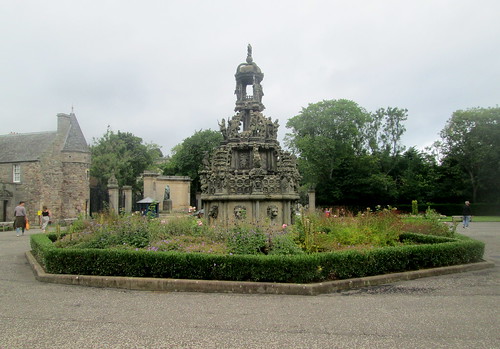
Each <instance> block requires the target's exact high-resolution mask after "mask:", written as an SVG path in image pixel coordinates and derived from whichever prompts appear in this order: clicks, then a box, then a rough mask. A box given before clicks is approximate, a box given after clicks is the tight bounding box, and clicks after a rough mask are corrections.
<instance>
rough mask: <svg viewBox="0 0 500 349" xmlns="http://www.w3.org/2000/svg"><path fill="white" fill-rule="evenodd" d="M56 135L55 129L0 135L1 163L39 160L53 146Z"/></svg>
mask: <svg viewBox="0 0 500 349" xmlns="http://www.w3.org/2000/svg"><path fill="white" fill-rule="evenodd" d="M56 135H57V132H55V131H53V132H36V133H24V134H23V133H16V134H8V135H3V136H0V163H2V162H25V161H37V160H39V159H40V157H41V155H42V154H43V153H44V152H45V151H46V150H47V148H49V147H52V143H53V142H54V140H55V138H56Z"/></svg>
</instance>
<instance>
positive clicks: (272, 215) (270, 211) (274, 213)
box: [267, 205, 278, 221]
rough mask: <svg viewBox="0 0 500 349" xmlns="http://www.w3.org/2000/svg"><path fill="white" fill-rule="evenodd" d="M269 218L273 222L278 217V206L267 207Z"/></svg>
mask: <svg viewBox="0 0 500 349" xmlns="http://www.w3.org/2000/svg"><path fill="white" fill-rule="evenodd" d="M267 216H268V217H269V218H270V219H271V220H272V221H273V220H275V219H276V217H278V206H276V205H270V206H267Z"/></svg>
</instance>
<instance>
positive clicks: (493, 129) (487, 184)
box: [435, 107, 500, 201]
mask: <svg viewBox="0 0 500 349" xmlns="http://www.w3.org/2000/svg"><path fill="white" fill-rule="evenodd" d="M440 135H441V141H439V142H436V144H435V145H436V147H437V148H438V149H439V150H440V153H441V154H442V156H443V159H442V160H443V161H442V163H443V164H446V165H447V166H453V165H454V166H458V167H459V168H460V169H461V170H462V173H463V174H464V179H465V181H466V182H467V183H468V187H469V188H470V189H469V190H468V192H469V195H471V198H472V200H473V201H477V200H478V199H487V198H488V197H491V196H492V195H493V196H495V195H496V196H497V197H498V195H499V194H500V191H499V189H498V188H500V182H499V178H500V107H495V108H471V109H467V110H457V111H455V112H454V113H453V115H452V116H451V118H450V119H449V120H448V121H447V122H446V125H445V127H444V128H443V130H442V131H441V133H440ZM481 196H482V197H481Z"/></svg>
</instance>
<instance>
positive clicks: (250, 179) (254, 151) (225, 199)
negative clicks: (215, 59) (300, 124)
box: [200, 45, 300, 225]
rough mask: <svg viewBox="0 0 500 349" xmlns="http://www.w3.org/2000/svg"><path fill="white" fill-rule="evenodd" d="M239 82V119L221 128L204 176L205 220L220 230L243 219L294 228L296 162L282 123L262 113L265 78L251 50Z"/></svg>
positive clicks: (298, 176)
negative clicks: (281, 135)
mask: <svg viewBox="0 0 500 349" xmlns="http://www.w3.org/2000/svg"><path fill="white" fill-rule="evenodd" d="M235 78H236V89H235V92H234V93H235V95H236V107H235V112H236V114H235V115H234V116H233V117H231V118H228V120H227V123H226V120H224V119H222V121H221V122H220V123H219V126H220V131H221V133H222V135H223V137H224V140H223V141H222V143H221V145H220V146H219V147H218V148H216V149H215V151H214V152H213V153H212V154H207V156H206V158H205V159H204V163H203V169H202V170H201V171H200V181H201V191H202V193H201V200H202V202H203V209H204V211H205V216H208V217H209V219H210V221H211V222H214V223H220V224H230V223H232V222H234V221H238V220H241V219H247V220H250V221H253V222H257V221H262V222H263V221H265V220H269V221H270V223H271V224H273V223H274V224H280V225H281V224H291V223H293V219H294V216H295V205H296V203H297V201H298V199H299V194H298V187H299V181H300V175H299V172H298V169H297V164H296V160H295V157H294V156H292V155H291V154H290V153H288V152H285V151H283V150H282V149H281V147H280V145H279V142H278V141H277V134H278V127H279V125H278V120H275V121H273V120H272V119H271V118H270V117H266V116H264V114H263V113H262V111H263V110H264V105H263V104H262V97H263V96H264V92H263V88H262V85H261V82H262V79H263V78H264V74H263V73H262V71H261V69H260V68H259V67H258V66H257V64H256V63H255V62H254V61H253V58H252V47H251V46H250V45H248V53H247V59H246V63H241V64H240V65H238V67H237V69H236V74H235Z"/></svg>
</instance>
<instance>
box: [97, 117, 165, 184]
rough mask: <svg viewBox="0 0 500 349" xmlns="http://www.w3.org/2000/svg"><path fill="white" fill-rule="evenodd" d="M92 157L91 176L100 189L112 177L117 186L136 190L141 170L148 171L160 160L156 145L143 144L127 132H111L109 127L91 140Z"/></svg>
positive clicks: (158, 149) (159, 151)
mask: <svg viewBox="0 0 500 349" xmlns="http://www.w3.org/2000/svg"><path fill="white" fill-rule="evenodd" d="M90 151H91V154H92V165H91V167H90V174H91V176H93V177H95V178H97V179H98V181H99V184H100V185H106V184H107V183H108V180H109V178H110V177H111V176H112V175H113V174H114V175H115V177H116V179H117V180H118V185H120V186H123V185H131V186H132V187H133V188H134V189H136V190H137V189H139V190H140V189H141V188H138V185H137V178H138V177H139V176H140V175H141V174H142V173H143V172H144V170H147V169H152V167H154V164H155V161H156V160H158V159H159V158H161V157H162V153H161V150H160V147H159V146H158V145H156V144H144V143H143V141H142V138H140V137H136V136H134V135H133V134H132V133H129V132H121V131H118V132H117V133H115V132H113V131H112V130H111V129H110V128H109V126H108V129H107V131H106V133H105V134H104V135H103V136H102V137H101V138H98V139H94V142H93V145H91V146H90Z"/></svg>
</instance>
